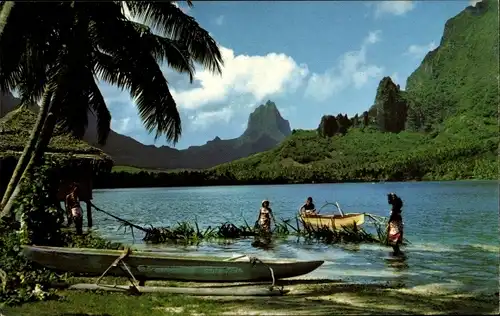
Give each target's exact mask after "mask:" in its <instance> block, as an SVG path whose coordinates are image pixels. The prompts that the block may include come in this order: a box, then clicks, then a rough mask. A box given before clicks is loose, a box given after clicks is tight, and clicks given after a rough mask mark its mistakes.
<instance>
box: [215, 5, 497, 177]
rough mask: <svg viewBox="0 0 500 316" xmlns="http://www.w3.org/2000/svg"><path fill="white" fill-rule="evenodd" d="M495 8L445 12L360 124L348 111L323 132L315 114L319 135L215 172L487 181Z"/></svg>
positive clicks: (493, 110)
mask: <svg viewBox="0 0 500 316" xmlns="http://www.w3.org/2000/svg"><path fill="white" fill-rule="evenodd" d="M497 11H498V2H497V1H489V2H482V3H479V4H478V5H477V6H476V7H475V8H474V7H469V8H467V9H466V10H464V11H463V12H461V13H460V14H458V15H457V16H456V17H454V18H452V19H450V20H449V21H448V22H447V23H446V26H445V30H444V35H443V38H442V40H441V43H440V46H439V47H438V48H437V49H435V50H434V51H432V52H430V53H429V54H428V55H427V56H426V57H425V59H424V60H423V62H422V64H421V66H420V67H419V68H418V69H417V70H416V71H415V72H414V73H413V74H412V75H411V76H410V77H409V78H408V82H407V87H406V91H400V90H399V87H398V86H396V85H395V84H394V83H392V81H391V80H390V78H383V79H382V81H381V82H380V85H379V89H378V91H377V97H376V99H375V102H374V106H373V107H372V108H371V109H370V110H369V111H367V112H365V113H364V115H365V116H366V115H368V119H367V120H364V121H365V122H364V123H365V124H363V122H359V119H358V118H357V117H356V118H352V119H351V120H350V124H347V125H351V126H350V128H349V130H348V131H347V133H346V134H345V135H343V134H344V133H345V131H342V129H341V128H340V127H341V126H342V124H338V122H339V116H337V119H336V121H337V122H334V123H337V124H333V125H338V126H337V127H336V126H333V128H330V129H329V128H325V120H322V124H321V125H320V128H319V132H320V133H316V132H315V131H295V132H294V133H293V135H292V136H291V137H289V138H288V139H286V140H285V141H284V142H283V143H282V144H281V145H280V146H278V147H277V148H275V149H273V150H270V151H268V152H264V153H260V154H257V155H254V156H251V157H248V158H245V159H240V160H238V161H234V162H231V163H228V164H224V165H221V166H218V167H216V168H215V169H214V171H215V172H216V173H219V174H231V175H232V176H233V177H234V179H236V180H242V181H248V180H250V179H282V180H283V182H308V181H315V182H322V181H349V180H351V181H352V180H362V181H366V180H377V179H378V180H411V179H416V180H421V179H425V180H452V179H496V178H497V177H498V165H497V149H498V122H497V110H498V85H497V82H498V45H499V44H498V17H497ZM485 52H488V53H485ZM491 53H493V54H494V55H495V56H494V57H493V56H492V54H491ZM345 122H347V123H349V121H345ZM355 122H356V123H355ZM344 125H346V123H344ZM363 125H369V126H367V127H366V128H365V127H364V126H363ZM332 129H333V130H334V131H335V129H336V130H337V132H336V133H335V132H333V133H332V132H331V130H332ZM388 132H393V133H388ZM332 134H333V135H334V136H333V137H330V136H332Z"/></svg>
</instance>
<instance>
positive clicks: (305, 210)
mask: <svg viewBox="0 0 500 316" xmlns="http://www.w3.org/2000/svg"><path fill="white" fill-rule="evenodd" d="M300 213H301V214H307V215H316V214H317V213H316V206H315V205H314V203H313V198H312V197H308V198H307V200H306V203H305V204H304V205H302V207H301V208H300Z"/></svg>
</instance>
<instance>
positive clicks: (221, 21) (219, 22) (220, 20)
mask: <svg viewBox="0 0 500 316" xmlns="http://www.w3.org/2000/svg"><path fill="white" fill-rule="evenodd" d="M214 23H215V24H216V25H219V26H220V25H222V24H224V16H223V15H219V16H218V17H217V18H216V19H215V20H214Z"/></svg>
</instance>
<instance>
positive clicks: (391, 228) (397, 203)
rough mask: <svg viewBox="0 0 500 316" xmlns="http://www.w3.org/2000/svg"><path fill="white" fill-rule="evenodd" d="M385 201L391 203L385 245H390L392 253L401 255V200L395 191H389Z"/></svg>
mask: <svg viewBox="0 0 500 316" xmlns="http://www.w3.org/2000/svg"><path fill="white" fill-rule="evenodd" d="M387 202H388V203H389V204H390V205H392V209H391V215H390V217H389V223H388V225H387V245H388V246H389V245H390V246H392V249H393V250H394V255H401V254H402V252H401V250H400V249H399V246H400V245H401V244H402V243H403V217H402V216H401V212H402V210H401V208H403V201H402V200H401V198H400V197H399V196H397V195H396V194H395V193H389V194H387Z"/></svg>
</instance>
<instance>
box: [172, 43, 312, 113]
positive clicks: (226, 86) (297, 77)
mask: <svg viewBox="0 0 500 316" xmlns="http://www.w3.org/2000/svg"><path fill="white" fill-rule="evenodd" d="M220 51H221V53H222V56H223V58H224V68H223V70H222V76H218V75H213V74H212V73H210V72H209V71H207V70H200V71H197V72H196V74H195V81H196V83H198V84H199V87H197V88H193V89H186V90H182V91H177V90H176V89H172V95H173V96H174V98H175V100H176V101H177V104H178V105H179V107H181V108H184V109H191V110H194V109H201V108H203V107H205V106H207V105H210V104H214V103H219V104H220V103H224V102H227V101H228V100H229V99H231V100H233V99H234V97H238V96H239V97H241V96H247V97H248V100H247V101H246V102H247V104H248V103H252V104H255V103H258V102H261V101H262V100H264V99H265V98H268V97H270V96H272V95H277V94H281V93H285V92H289V91H294V90H295V89H297V88H298V87H299V86H300V85H301V84H302V82H303V79H304V78H305V77H306V76H307V74H308V72H309V71H308V69H307V66H306V65H298V64H297V63H296V62H295V61H294V60H293V58H292V57H289V56H287V55H285V54H277V53H269V54H267V55H265V56H248V55H235V54H234V51H233V50H232V49H229V48H226V47H220Z"/></svg>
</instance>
